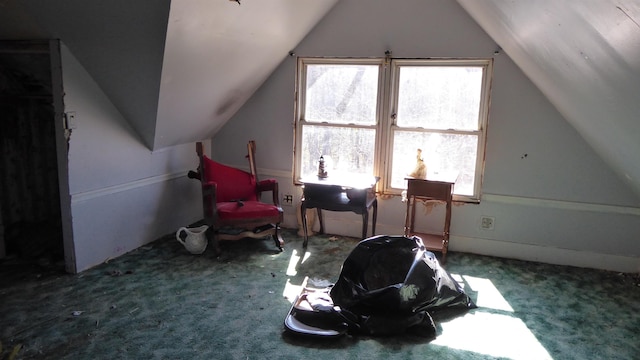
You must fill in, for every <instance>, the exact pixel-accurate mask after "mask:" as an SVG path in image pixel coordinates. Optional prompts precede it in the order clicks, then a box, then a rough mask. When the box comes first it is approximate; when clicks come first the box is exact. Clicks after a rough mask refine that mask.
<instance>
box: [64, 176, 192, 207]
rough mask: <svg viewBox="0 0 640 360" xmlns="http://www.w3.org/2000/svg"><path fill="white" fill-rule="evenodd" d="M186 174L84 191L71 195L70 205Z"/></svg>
mask: <svg viewBox="0 0 640 360" xmlns="http://www.w3.org/2000/svg"><path fill="white" fill-rule="evenodd" d="M187 172H188V170H184V171H179V172H174V173H169V174H162V175H157V176H151V177H148V178H144V179H140V180H135V181H131V182H128V183H124V184H119V185H114V186H109V187H106V188H102V189H97V190H90V191H85V192H81V193H76V194H71V203H72V204H75V203H79V202H82V201H87V200H91V199H95V198H99V197H102V196H108V195H113V194H117V193H120V192H124V191H129V190H134V189H137V188H142V187H145V186H149V185H153V184H157V183H162V182H166V181H170V180H173V179H177V178H180V177H184V176H186V175H187Z"/></svg>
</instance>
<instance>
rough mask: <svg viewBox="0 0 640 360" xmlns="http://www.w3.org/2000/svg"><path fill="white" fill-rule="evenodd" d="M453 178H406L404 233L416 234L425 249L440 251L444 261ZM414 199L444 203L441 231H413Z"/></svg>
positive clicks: (447, 239)
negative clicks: (435, 232)
mask: <svg viewBox="0 0 640 360" xmlns="http://www.w3.org/2000/svg"><path fill="white" fill-rule="evenodd" d="M455 182H456V181H455V178H451V179H438V180H430V179H427V180H423V179H414V178H407V213H406V217H405V225H404V235H405V236H408V237H410V236H413V235H415V236H418V237H420V238H421V239H422V242H423V243H424V245H425V247H426V248H427V250H430V251H439V252H441V253H442V262H443V263H444V262H446V258H447V251H448V248H449V228H450V226H451V202H452V199H453V185H454V184H455ZM416 200H438V201H442V202H444V203H445V205H446V209H445V211H446V214H445V220H444V227H443V231H442V233H437V234H433V233H424V232H416V231H415V219H416Z"/></svg>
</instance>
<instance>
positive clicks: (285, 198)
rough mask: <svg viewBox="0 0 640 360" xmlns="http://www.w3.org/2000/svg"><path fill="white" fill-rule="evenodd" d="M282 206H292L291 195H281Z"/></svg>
mask: <svg viewBox="0 0 640 360" xmlns="http://www.w3.org/2000/svg"><path fill="white" fill-rule="evenodd" d="M282 204H283V205H287V206H293V195H291V194H286V195H283V196H282Z"/></svg>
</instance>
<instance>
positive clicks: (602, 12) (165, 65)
mask: <svg viewBox="0 0 640 360" xmlns="http://www.w3.org/2000/svg"><path fill="white" fill-rule="evenodd" d="M337 1H338V0H269V1H265V0H241V1H240V4H239V3H238V2H235V1H229V0H173V1H170V0H136V1H130V0H110V1H97V0H96V1H87V0H66V1H64V2H60V1H41V0H4V1H0V39H43V38H45V39H49V38H59V39H61V40H62V41H63V42H64V43H65V44H66V45H67V46H68V48H69V49H70V50H71V52H72V53H73V54H74V56H76V58H78V60H79V61H80V62H81V63H82V64H83V65H84V66H85V68H86V69H87V71H88V72H89V73H90V74H92V76H93V78H94V79H95V81H96V82H97V83H98V84H99V85H100V87H101V88H102V89H103V90H104V92H105V93H106V94H107V95H108V96H109V97H110V98H111V100H112V102H113V103H114V104H115V105H116V106H117V107H118V109H119V110H120V112H121V113H122V114H123V116H124V117H125V118H126V119H127V120H128V121H129V122H130V123H131V124H132V126H133V128H134V129H136V131H137V132H138V134H139V136H140V138H141V141H142V142H144V143H145V144H146V146H147V147H149V148H150V149H159V148H163V147H168V146H172V145H177V144H182V143H187V142H192V141H195V140H200V139H205V138H208V137H212V136H213V135H214V134H215V133H216V131H217V130H218V129H219V128H220V127H222V126H223V125H224V123H225V122H226V121H228V120H229V119H230V118H231V116H233V114H234V113H235V112H236V111H237V110H238V109H239V108H240V107H241V106H242V105H243V104H244V103H245V102H246V101H247V99H249V97H250V96H251V94H252V93H253V92H254V91H255V90H256V89H257V88H258V87H259V86H260V85H261V84H262V83H263V82H264V81H265V80H266V79H267V77H268V76H269V75H270V74H271V72H272V71H273V70H274V69H275V68H276V67H277V66H278V64H279V63H280V62H281V61H282V60H283V59H284V58H285V57H286V56H287V53H288V51H289V50H290V49H293V48H294V47H295V46H296V45H297V44H298V42H300V41H301V40H302V39H303V38H304V36H305V35H306V34H307V33H308V32H309V31H310V30H311V29H312V28H313V26H315V24H316V23H317V22H318V21H320V20H321V19H322V17H323V16H324V15H325V14H326V13H327V12H328V11H329V10H330V9H331V8H332V7H333V6H334V5H335V4H336V3H337ZM458 3H459V4H460V5H461V6H462V7H463V8H464V9H465V10H466V11H467V12H468V13H469V14H470V15H471V16H472V17H473V18H474V19H475V20H476V21H477V22H478V24H480V26H481V27H482V28H483V29H484V30H485V31H486V32H487V33H488V34H489V35H490V36H491V37H492V38H493V39H494V40H495V41H496V42H497V43H498V44H499V45H500V46H501V48H502V49H503V51H504V52H505V53H507V54H508V55H509V56H510V57H511V58H512V59H513V61H514V62H515V63H516V64H517V65H518V66H519V67H520V68H521V69H522V70H523V72H524V73H525V74H526V75H527V76H528V77H529V78H530V79H531V81H533V83H534V84H536V85H537V86H538V87H539V88H540V90H541V91H542V92H543V93H544V94H545V95H546V96H547V97H548V98H549V100H550V101H551V102H552V103H553V104H554V105H555V106H556V107H557V109H558V110H559V111H560V112H561V113H562V114H563V115H564V116H565V117H566V119H567V120H568V121H569V122H570V123H571V124H572V125H573V126H574V127H575V128H576V129H577V131H578V132H579V133H580V134H581V135H582V136H583V137H584V138H585V139H586V140H587V141H588V142H589V143H590V144H591V145H592V146H593V148H594V149H595V150H596V151H597V152H598V153H599V154H600V155H601V156H602V158H603V159H604V160H605V161H607V162H608V163H609V164H610V165H611V167H612V168H613V169H614V170H615V171H616V172H617V173H618V174H619V175H620V177H621V178H622V179H624V180H625V181H627V182H628V183H629V184H630V186H631V187H632V188H633V189H634V190H635V191H636V193H637V194H638V195H639V196H640V161H639V160H638V157H639V156H640V98H639V97H638V94H639V93H640V3H639V2H638V1H637V0H567V1H557V0H536V1H529V0H517V1H514V0H483V1H477V0H458ZM398 4H399V6H401V4H402V3H401V2H399V3H398ZM362 10H363V11H366V6H363V8H362ZM594 191H596V190H595V189H594Z"/></svg>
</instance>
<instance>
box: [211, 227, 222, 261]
mask: <svg viewBox="0 0 640 360" xmlns="http://www.w3.org/2000/svg"><path fill="white" fill-rule="evenodd" d="M208 231H211V236H210V238H211V246H213V251H214V252H215V254H216V256H219V255H220V254H222V249H220V239H218V231H217V230H214V229H212V228H209V229H208Z"/></svg>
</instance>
